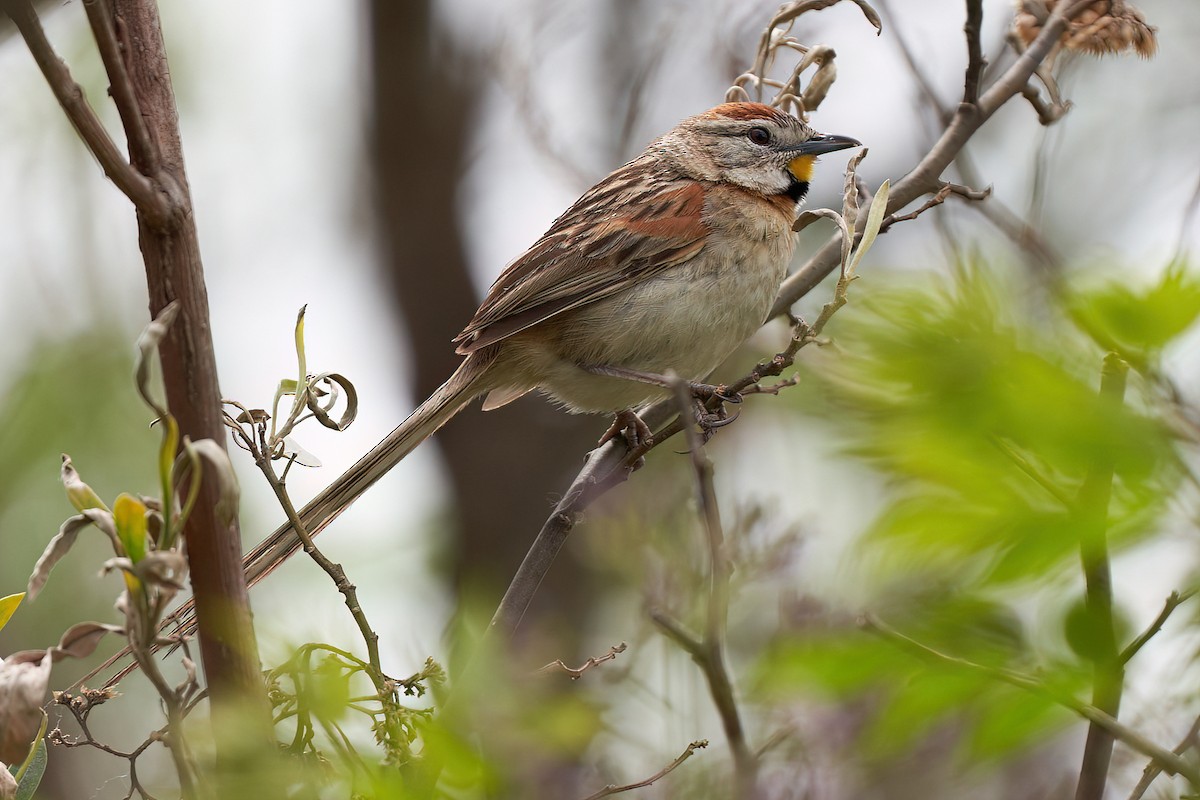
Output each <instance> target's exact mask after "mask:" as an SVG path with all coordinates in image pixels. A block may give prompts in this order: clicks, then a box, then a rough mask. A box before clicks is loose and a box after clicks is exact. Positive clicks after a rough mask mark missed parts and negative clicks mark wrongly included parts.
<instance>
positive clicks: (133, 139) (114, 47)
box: [83, 0, 161, 175]
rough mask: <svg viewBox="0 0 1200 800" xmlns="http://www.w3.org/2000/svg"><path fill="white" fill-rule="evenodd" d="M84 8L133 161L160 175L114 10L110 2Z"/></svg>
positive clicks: (90, 0)
mask: <svg viewBox="0 0 1200 800" xmlns="http://www.w3.org/2000/svg"><path fill="white" fill-rule="evenodd" d="M83 8H84V10H85V11H87V16H88V23H89V24H90V25H91V26H92V35H93V36H94V37H95V38H96V46H97V48H98V49H99V50H100V59H101V61H103V62H104V70H105V72H107V73H108V80H109V82H110V84H111V87H112V88H111V92H112V98H113V102H114V103H115V104H116V106H117V113H118V114H120V115H121V126H122V127H123V128H124V129H125V135H126V136H127V137H128V139H129V150H130V152H131V153H132V154H133V160H134V161H135V162H136V163H138V164H142V165H143V169H145V170H146V174H148V175H154V174H157V173H158V170H159V167H160V166H161V164H160V159H159V154H158V148H157V147H156V146H155V144H154V140H153V139H152V138H151V137H150V131H149V130H148V129H147V128H146V120H145V119H143V117H142V109H141V106H140V105H139V104H138V101H137V94H136V93H135V92H134V90H133V83H132V81H130V79H129V70H127V69H126V68H125V59H124V57H123V56H122V54H121V45H120V44H119V43H118V42H117V32H116V29H115V28H114V25H113V12H112V8H110V7H109V5H108V0H84V1H83Z"/></svg>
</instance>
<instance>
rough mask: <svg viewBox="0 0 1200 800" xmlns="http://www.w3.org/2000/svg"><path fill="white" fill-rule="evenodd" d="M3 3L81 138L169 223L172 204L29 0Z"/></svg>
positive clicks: (137, 201)
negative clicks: (135, 160)
mask: <svg viewBox="0 0 1200 800" xmlns="http://www.w3.org/2000/svg"><path fill="white" fill-rule="evenodd" d="M0 7H2V8H3V9H4V11H5V12H7V14H8V16H9V17H10V18H12V21H13V23H14V24H15V25H16V26H17V29H18V30H19V31H20V32H21V36H22V37H23V38H24V39H25V44H26V45H27V46H28V47H29V52H30V53H32V54H33V58H34V61H36V62H37V65H38V67H39V68H40V69H41V71H42V75H44V76H45V77H46V82H47V83H48V84H50V90H51V91H52V92H54V96H55V98H56V99H57V100H58V104H59V105H60V106H62V109H63V112H64V113H66V115H67V119H69V120H70V121H71V124H72V125H73V126H75V130H76V131H77V132H78V133H79V138H81V139H83V143H84V144H85V145H86V146H87V148H88V150H90V151H91V153H92V155H94V156H95V157H96V160H97V161H99V162H100V167H101V169H103V170H104V174H105V175H107V176H108V178H109V180H111V181H112V182H113V183H114V184H116V186H117V188H118V189H120V190H121V191H122V192H124V194H125V196H126V197H128V198H129V199H130V200H132V201H133V204H134V205H136V206H137V207H138V209H139V210H140V211H142V212H143V213H144V214H146V216H147V218H148V219H149V220H150V221H152V222H153V223H154V224H155V225H158V226H162V225H165V224H166V223H167V222H168V220H170V219H171V216H172V211H173V208H172V204H171V203H170V202H169V201H168V199H167V195H166V194H164V193H162V192H160V191H159V190H158V188H157V187H156V186H155V185H154V182H152V181H151V180H150V179H148V178H147V177H146V176H145V175H143V174H141V173H140V172H138V171H137V170H136V169H134V168H133V167H132V166H131V165H130V164H129V162H128V161H126V159H125V157H124V156H122V155H121V151H120V150H118V149H117V145H116V143H114V142H113V139H112V137H111V136H110V135H109V133H108V130H107V129H106V128H105V127H104V123H103V122H101V121H100V118H99V117H98V116H96V112H95V110H93V109H92V107H91V105H90V104H89V103H88V101H87V98H85V97H84V95H83V89H82V88H81V87H80V86H79V84H78V83H76V82H75V80H74V79H73V78H72V77H71V71H70V70H69V69H68V68H67V65H66V63H65V62H63V60H62V59H61V58H59V57H58V55H57V54H56V53H55V52H54V48H53V47H52V46H51V45H50V41H49V40H48V39H47V38H46V32H45V31H44V30H42V23H41V21H39V20H38V17H37V13H36V12H35V11H34V10H33V6H31V5H30V3H29V0H0Z"/></svg>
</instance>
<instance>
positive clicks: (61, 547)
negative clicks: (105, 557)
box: [26, 508, 121, 601]
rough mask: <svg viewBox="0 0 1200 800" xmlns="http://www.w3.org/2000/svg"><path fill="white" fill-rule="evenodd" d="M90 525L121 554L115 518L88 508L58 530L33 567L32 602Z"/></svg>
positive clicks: (30, 595)
mask: <svg viewBox="0 0 1200 800" xmlns="http://www.w3.org/2000/svg"><path fill="white" fill-rule="evenodd" d="M88 525H95V526H96V527H97V528H99V529H100V530H101V531H103V532H104V534H105V535H106V536H108V539H109V541H110V542H111V543H112V545H113V550H115V551H116V552H118V553H119V552H121V547H120V543H119V540H118V539H117V528H116V525H114V524H113V517H112V514H110V513H109V512H108V511H106V510H104V509H99V508H87V509H84V510H83V513H81V514H76V515H75V516H73V517H70V518H69V519H67V521H66V522H64V523H63V524H62V527H60V528H59V529H58V533H57V534H55V536H54V538H53V539H51V540H50V543H49V544H48V545H46V549H45V550H43V551H42V555H41V557H40V558H38V560H37V563H36V564H34V565H33V573H32V574H30V576H29V587H28V589H27V590H26V591H28V593H29V599H30V600H31V601H32V600H33V599H34V598H36V597H37V596H38V594H39V593H40V592H41V591H42V587H43V586H45V585H46V580H47V579H48V578H49V577H50V570H52V569H54V565H55V564H57V563H58V562H59V560H60V559H62V557H63V556H65V555H66V554H67V553H68V552H69V551H70V549H71V547H72V546H73V545H74V544H75V539H76V538H77V537H78V536H79V532H80V531H81V530H83V529H84V528H86V527H87V526H88Z"/></svg>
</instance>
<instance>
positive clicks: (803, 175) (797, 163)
mask: <svg viewBox="0 0 1200 800" xmlns="http://www.w3.org/2000/svg"><path fill="white" fill-rule="evenodd" d="M816 161H817V157H816V156H796V157H795V158H793V159H792V160H791V161H789V162H788V165H787V168H788V172H790V173H792V177H793V178H795V179H796V180H798V181H800V182H801V183H809V182H811V181H812V174H813V164H815V163H816Z"/></svg>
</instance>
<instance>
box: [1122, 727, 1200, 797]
mask: <svg viewBox="0 0 1200 800" xmlns="http://www.w3.org/2000/svg"><path fill="white" fill-rule="evenodd" d="M1198 743H1200V717H1197V718H1196V720H1195V721H1194V722H1193V723H1192V727H1191V728H1188V732H1187V733H1186V734H1185V735H1184V737H1183V739H1181V740H1180V742H1179V744H1177V745H1175V748H1174V749H1173V750H1172V751H1171V752H1172V753H1174V754H1175V755H1177V756H1181V755H1183V754H1184V753H1186V752H1187V751H1188V750H1191V749H1192V748H1193V747H1195V746H1196V745H1197V744H1198ZM1162 772H1163V768H1162V765H1161V764H1159V763H1158V762H1157V761H1155V760H1153V759H1151V761H1150V763H1149V764H1147V765H1146V768H1145V769H1143V770H1142V777H1141V779H1140V780H1139V781H1138V782H1137V786H1135V787H1133V791H1132V792H1130V794H1129V800H1141V798H1142V796H1143V795H1145V794H1146V792H1148V791H1149V790H1150V784H1152V783H1154V779H1155V778H1157V777H1158V776H1159V775H1161V774H1162Z"/></svg>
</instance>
